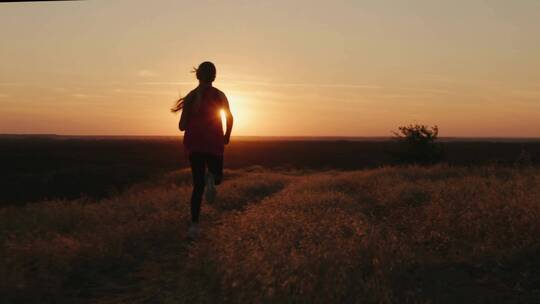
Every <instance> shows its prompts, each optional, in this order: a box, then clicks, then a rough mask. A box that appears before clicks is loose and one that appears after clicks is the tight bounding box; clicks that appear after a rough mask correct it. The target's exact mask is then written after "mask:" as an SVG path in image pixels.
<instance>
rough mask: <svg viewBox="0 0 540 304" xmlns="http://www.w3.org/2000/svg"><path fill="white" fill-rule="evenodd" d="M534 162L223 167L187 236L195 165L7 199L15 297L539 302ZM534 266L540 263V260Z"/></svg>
mask: <svg viewBox="0 0 540 304" xmlns="http://www.w3.org/2000/svg"><path fill="white" fill-rule="evenodd" d="M539 173H540V172H539V170H538V169H534V168H501V167H480V168H460V167H447V166H437V167H432V168H421V167H403V168H381V169H374V170H364V171H353V172H337V171H326V172H311V173H309V174H308V173H306V174H301V172H270V171H268V172H267V171H265V170H263V169H261V168H250V169H246V170H235V171H227V172H226V176H227V177H228V178H227V179H226V181H225V182H224V183H223V185H222V186H220V193H219V198H218V201H217V202H216V203H215V204H214V205H211V206H208V205H204V206H203V214H202V217H203V222H202V223H201V224H202V227H203V237H202V239H200V240H199V241H198V242H196V243H189V242H188V241H187V240H186V239H185V235H184V233H185V230H186V227H187V223H188V219H189V208H188V200H189V193H190V188H189V187H190V184H189V172H187V171H185V170H183V171H178V172H174V173H171V174H169V175H167V176H165V177H163V179H161V180H159V181H154V182H152V183H147V184H144V185H138V186H135V187H133V188H132V189H131V190H130V191H127V192H125V193H123V194H121V195H118V196H115V197H112V198H109V199H105V200H102V201H97V202H94V201H89V200H84V199H82V200H77V201H71V202H42V203H38V204H32V205H29V206H27V207H19V208H3V209H0V237H1V240H2V247H1V249H0V250H1V251H0V254H1V255H2V259H1V260H0V281H1V282H2V283H1V285H0V292H1V295H2V298H3V299H7V301H8V302H11V301H12V302H23V301H26V302H77V301H78V302H96V303H117V302H125V303H128V302H129V303H133V302H136V303H137V302H139V303H142V302H157V303H162V302H163V303H179V302H180V303H194V302H202V303H215V302H231V303H235V302H252V303H253V302H302V303H304V302H316V303H328V302H346V303H402V302H411V303H433V302H435V303H441V302H442V303H453V302H457V301H465V302H530V301H537V300H540V278H539V276H540V275H539V274H538V272H537V271H534V269H535V267H540V260H539V258H538V253H539V248H540V238H539V236H540V174H539ZM537 269H538V268H537Z"/></svg>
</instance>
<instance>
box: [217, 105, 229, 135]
mask: <svg viewBox="0 0 540 304" xmlns="http://www.w3.org/2000/svg"><path fill="white" fill-rule="evenodd" d="M219 115H221V126H222V128H223V132H225V131H226V130H227V116H226V115H225V110H223V109H221V110H219Z"/></svg>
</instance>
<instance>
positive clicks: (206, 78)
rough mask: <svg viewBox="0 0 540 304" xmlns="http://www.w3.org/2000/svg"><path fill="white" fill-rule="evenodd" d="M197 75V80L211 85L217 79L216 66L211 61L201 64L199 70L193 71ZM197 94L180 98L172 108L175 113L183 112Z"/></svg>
mask: <svg viewBox="0 0 540 304" xmlns="http://www.w3.org/2000/svg"><path fill="white" fill-rule="evenodd" d="M193 70H194V71H193V72H195V74H196V75H197V79H199V82H200V83H202V84H210V83H212V82H213V81H214V80H215V79H216V66H215V65H214V64H213V63H211V62H210V61H205V62H203V63H201V64H199V67H198V68H194V69H193ZM194 97H195V94H188V95H187V96H184V97H181V98H179V99H178V100H177V101H176V102H175V104H174V106H173V107H172V108H171V111H172V112H173V113H177V112H179V111H180V110H182V109H183V108H184V107H185V105H186V103H190V102H192V101H193V100H194Z"/></svg>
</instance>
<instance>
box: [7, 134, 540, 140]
mask: <svg viewBox="0 0 540 304" xmlns="http://www.w3.org/2000/svg"><path fill="white" fill-rule="evenodd" d="M24 136H28V137H79V138H80V137H84V138H91V137H96V138H141V137H156V138H158V137H183V135H162V134H151V135H134V134H131V135H122V134H108V135H101V134H56V133H0V137H24ZM232 137H233V138H261V139H264V138H268V139H272V138H283V139H393V138H395V136H392V135H352V136H349V135H232ZM439 139H487V140H489V139H502V140H504V139H506V140H540V137H531V136H497V135H492V136H485V135H482V136H454V135H448V136H440V137H439Z"/></svg>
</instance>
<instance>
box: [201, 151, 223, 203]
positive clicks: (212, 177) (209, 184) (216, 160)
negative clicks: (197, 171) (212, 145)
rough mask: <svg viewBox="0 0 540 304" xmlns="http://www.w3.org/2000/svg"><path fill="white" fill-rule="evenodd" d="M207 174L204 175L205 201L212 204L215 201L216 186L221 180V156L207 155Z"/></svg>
mask: <svg viewBox="0 0 540 304" xmlns="http://www.w3.org/2000/svg"><path fill="white" fill-rule="evenodd" d="M206 157H207V158H206V163H207V165H208V174H207V175H206V195H205V196H206V201H207V202H209V203H213V202H214V201H215V199H216V195H217V190H216V185H219V184H221V180H222V179H223V156H221V155H211V154H209V155H207V156H206Z"/></svg>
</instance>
